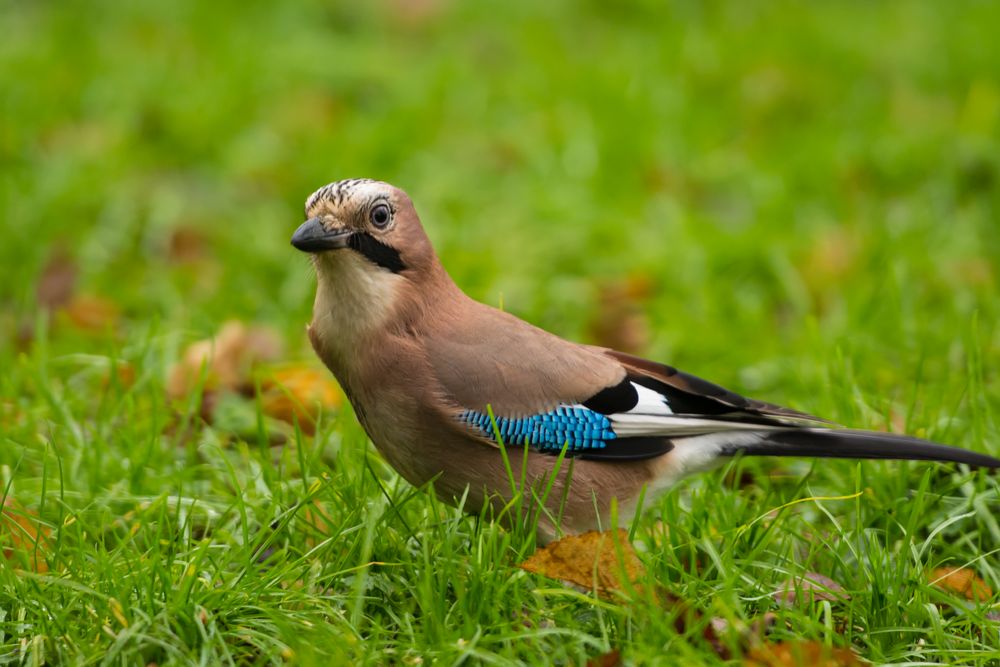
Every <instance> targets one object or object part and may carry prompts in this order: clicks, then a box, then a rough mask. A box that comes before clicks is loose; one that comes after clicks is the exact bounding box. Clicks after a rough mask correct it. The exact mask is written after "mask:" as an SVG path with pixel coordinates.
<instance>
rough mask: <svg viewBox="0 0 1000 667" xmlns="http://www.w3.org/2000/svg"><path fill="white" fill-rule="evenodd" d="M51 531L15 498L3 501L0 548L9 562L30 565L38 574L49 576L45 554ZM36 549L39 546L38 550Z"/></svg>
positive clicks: (0, 519) (0, 514) (0, 521)
mask: <svg viewBox="0 0 1000 667" xmlns="http://www.w3.org/2000/svg"><path fill="white" fill-rule="evenodd" d="M49 534H50V533H49V529H48V528H46V527H45V526H43V525H42V524H41V523H40V522H39V521H38V517H37V516H36V515H35V514H34V513H32V512H29V511H28V510H26V509H24V508H23V507H21V505H20V504H19V503H18V502H17V501H15V500H14V499H13V498H10V497H7V498H5V499H4V502H3V508H2V509H0V545H3V555H4V558H6V559H7V560H9V561H14V562H27V564H28V567H30V568H31V569H32V570H34V571H35V572H40V573H44V572H48V571H49V566H48V563H47V562H46V561H45V551H47V550H48V547H49V545H48V538H49ZM36 545H37V546H36Z"/></svg>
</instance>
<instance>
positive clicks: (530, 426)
mask: <svg viewBox="0 0 1000 667" xmlns="http://www.w3.org/2000/svg"><path fill="white" fill-rule="evenodd" d="M460 419H461V420H462V421H464V422H466V423H468V424H471V425H472V426H475V427H476V428H478V429H479V430H480V431H481V432H482V434H483V435H484V436H486V437H487V438H489V439H491V440H493V441H496V432H495V431H494V428H493V421H491V420H490V416H489V415H488V414H485V413H482V412H477V411H475V410H465V411H464V412H462V414H461V415H460ZM495 419H496V431H499V433H500V438H501V439H502V440H503V443H504V444H505V445H512V446H518V447H520V446H525V445H527V446H529V447H534V448H535V449H538V450H540V451H543V452H558V451H560V450H562V448H563V446H564V445H567V443H568V449H569V450H570V451H576V452H586V451H593V450H600V449H604V448H605V447H607V445H608V442H610V441H612V440H614V439H615V438H617V437H618V436H617V435H616V434H615V432H614V430H613V429H612V427H611V420H610V419H608V418H607V417H606V416H604V415H602V414H601V413H599V412H595V411H594V410H590V409H589V408H585V407H582V406H566V407H558V408H556V409H555V410H551V411H549V412H545V413H542V414H538V415H531V416H530V417H520V418H514V419H512V418H508V417H496V418H495Z"/></svg>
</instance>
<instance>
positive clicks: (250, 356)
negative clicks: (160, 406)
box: [167, 320, 283, 399]
mask: <svg viewBox="0 0 1000 667" xmlns="http://www.w3.org/2000/svg"><path fill="white" fill-rule="evenodd" d="M282 348H283V345H282V342H281V338H280V337H279V336H278V335H277V334H276V333H274V332H273V331H272V330H270V329H267V328H264V327H247V326H246V325H244V324H243V323H242V322H238V321H235V320H230V321H229V322H226V323H225V324H223V325H222V328H221V329H220V330H219V333H218V334H217V335H216V336H215V337H214V338H210V339H206V340H199V341H195V342H194V343H191V344H190V345H188V346H187V348H186V349H185V350H184V354H183V355H182V356H181V360H180V361H179V362H177V363H176V364H174V366H173V367H172V368H171V369H170V373H169V376H168V378H167V395H168V396H169V397H170V398H172V399H180V398H183V397H185V396H188V395H189V394H191V393H192V392H193V391H195V389H196V388H197V387H198V386H199V382H200V381H201V379H202V376H203V375H204V379H205V383H204V390H205V392H206V393H209V392H211V391H213V390H217V389H221V390H230V391H240V390H244V389H247V388H252V387H253V383H252V381H251V379H250V377H251V375H250V373H251V370H252V368H253V366H254V365H256V364H259V363H261V362H265V361H274V360H275V359H277V358H278V357H280V356H281V352H282Z"/></svg>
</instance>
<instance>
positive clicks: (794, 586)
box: [774, 572, 851, 606]
mask: <svg viewBox="0 0 1000 667" xmlns="http://www.w3.org/2000/svg"><path fill="white" fill-rule="evenodd" d="M799 596H802V598H803V599H805V600H807V601H808V602H819V601H824V600H825V601H828V602H843V601H846V600H850V599H851V596H850V595H849V594H848V593H847V591H845V590H844V587H843V586H841V585H840V584H838V583H837V582H836V581H834V580H833V579H831V578H830V577H827V576H825V575H822V574H819V573H817V572H806V573H805V574H803V575H802V576H801V577H797V578H794V579H789V580H788V581H786V582H785V583H784V585H783V586H782V587H781V589H780V590H779V591H777V592H776V593H775V594H774V599H775V601H776V602H778V604H783V605H786V606H791V605H793V604H795V601H796V599H797V598H798V597H799Z"/></svg>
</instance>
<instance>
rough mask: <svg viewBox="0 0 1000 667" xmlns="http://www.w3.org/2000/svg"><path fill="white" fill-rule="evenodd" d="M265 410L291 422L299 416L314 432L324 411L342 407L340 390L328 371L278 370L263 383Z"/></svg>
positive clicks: (313, 369) (306, 429) (303, 427)
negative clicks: (317, 421)
mask: <svg viewBox="0 0 1000 667" xmlns="http://www.w3.org/2000/svg"><path fill="white" fill-rule="evenodd" d="M261 390H262V395H261V406H262V407H263V410H264V413H265V414H267V415H270V416H271V417H275V418H276V419H280V420H282V421H285V422H288V423H289V424H291V423H294V421H295V420H296V419H297V420H298V422H299V426H300V427H301V428H302V430H303V431H305V432H307V433H310V434H311V433H312V432H313V429H314V427H315V425H316V420H317V419H318V418H319V414H320V412H322V411H323V410H330V409H334V408H337V407H339V406H340V403H341V394H340V389H339V387H338V386H337V385H336V383H334V382H333V381H332V380H331V379H330V376H329V374H328V373H326V372H324V371H319V370H317V369H315V368H309V367H307V366H290V367H287V368H282V369H278V370H276V371H274V372H272V373H271V374H270V376H269V377H267V378H266V379H265V380H264V382H263V383H262V384H261Z"/></svg>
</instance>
